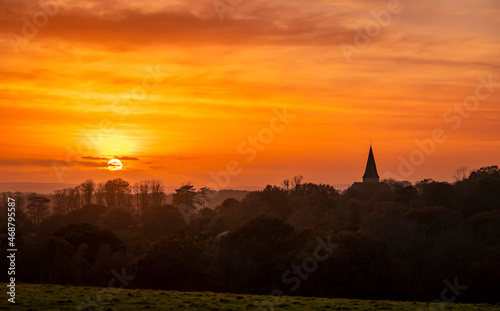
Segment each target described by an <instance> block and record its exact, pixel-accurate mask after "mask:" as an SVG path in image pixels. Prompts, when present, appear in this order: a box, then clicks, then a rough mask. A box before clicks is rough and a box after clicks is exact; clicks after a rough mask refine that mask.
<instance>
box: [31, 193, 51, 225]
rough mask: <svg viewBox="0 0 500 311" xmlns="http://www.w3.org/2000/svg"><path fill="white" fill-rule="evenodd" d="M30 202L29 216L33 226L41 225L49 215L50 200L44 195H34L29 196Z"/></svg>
mask: <svg viewBox="0 0 500 311" xmlns="http://www.w3.org/2000/svg"><path fill="white" fill-rule="evenodd" d="M28 202H29V203H28V211H27V214H28V216H29V217H30V218H31V221H32V222H33V224H35V225H39V224H40V222H41V220H42V219H43V218H44V217H45V216H46V215H47V214H48V209H49V205H48V204H49V202H50V199H48V198H47V197H46V196H44V195H38V194H36V193H33V194H30V195H29V196H28Z"/></svg>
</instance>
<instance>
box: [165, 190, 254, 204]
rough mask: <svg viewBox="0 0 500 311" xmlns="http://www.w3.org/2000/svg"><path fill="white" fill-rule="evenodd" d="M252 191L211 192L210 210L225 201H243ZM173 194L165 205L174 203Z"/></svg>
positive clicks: (168, 197)
mask: <svg viewBox="0 0 500 311" xmlns="http://www.w3.org/2000/svg"><path fill="white" fill-rule="evenodd" d="M250 192H251V191H247V190H219V191H209V199H210V202H209V203H208V204H207V207H208V208H215V207H216V206H217V205H220V204H221V203H222V202H224V200H226V199H229V198H233V199H236V200H238V201H240V200H241V199H243V198H244V197H245V196H246V195H247V194H249V193H250ZM172 196H173V193H170V194H168V195H167V197H166V201H165V203H167V204H171V203H172Z"/></svg>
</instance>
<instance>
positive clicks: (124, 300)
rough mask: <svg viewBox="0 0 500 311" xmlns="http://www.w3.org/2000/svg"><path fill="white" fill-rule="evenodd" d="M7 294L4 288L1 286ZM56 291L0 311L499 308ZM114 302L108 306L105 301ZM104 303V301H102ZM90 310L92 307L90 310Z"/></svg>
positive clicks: (20, 292) (23, 291) (24, 290)
mask: <svg viewBox="0 0 500 311" xmlns="http://www.w3.org/2000/svg"><path fill="white" fill-rule="evenodd" d="M0 286H2V288H4V289H6V288H7V287H6V284H4V283H0ZM113 291H114V292H112V293H111V294H110V290H109V289H107V288H99V287H77V286H59V285H34V284H17V286H16V304H15V306H14V305H12V304H10V303H8V302H7V297H6V295H5V290H4V294H3V295H2V296H3V298H2V301H1V302H0V310H104V311H115V310H116V311H121V310H134V311H135V310H193V311H195V310H200V311H207V310H222V311H229V310H231V311H233V310H259V308H258V307H256V306H255V305H254V302H255V301H258V302H261V303H262V304H263V307H262V309H261V310H301V311H302V310H460V311H462V310H463V311H472V310H500V305H495V306H493V305H488V304H443V305H440V306H434V307H431V306H430V304H429V303H425V302H395V301H383V300H380V301H373V300H349V299H326V298H309V297H285V298H277V300H276V301H275V304H274V308H271V307H270V302H272V301H273V300H272V299H271V298H270V297H269V296H255V295H237V294H218V293H211V292H173V291H158V290H140V289H137V290H130V289H113ZM106 299H112V300H111V301H105V300H106ZM103 300H104V301H103ZM92 306H94V307H93V308H92Z"/></svg>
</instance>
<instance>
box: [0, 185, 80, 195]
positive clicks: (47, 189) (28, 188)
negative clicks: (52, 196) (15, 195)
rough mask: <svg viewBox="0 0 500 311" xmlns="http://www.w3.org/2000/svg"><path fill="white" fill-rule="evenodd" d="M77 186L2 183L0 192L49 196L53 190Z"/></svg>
mask: <svg viewBox="0 0 500 311" xmlns="http://www.w3.org/2000/svg"><path fill="white" fill-rule="evenodd" d="M76 186H78V184H67V183H37V182H2V183H0V192H9V191H10V192H16V191H20V192H36V193H41V194H49V193H52V192H53V191H54V190H57V189H63V188H67V187H76Z"/></svg>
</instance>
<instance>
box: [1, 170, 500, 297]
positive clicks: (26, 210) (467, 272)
mask: <svg viewBox="0 0 500 311" xmlns="http://www.w3.org/2000/svg"><path fill="white" fill-rule="evenodd" d="M459 173H460V174H459ZM457 176H458V178H457V181H456V182H455V183H453V184H450V183H446V182H438V181H434V180H430V179H425V180H423V181H420V182H418V183H416V184H415V185H411V184H409V183H407V182H399V181H395V180H384V181H383V182H381V183H379V184H355V185H353V187H351V188H349V189H347V190H346V191H343V192H340V191H338V190H336V189H334V188H333V187H332V186H329V185H324V184H313V183H305V182H303V178H302V177H301V176H298V177H294V178H293V179H292V180H285V181H283V183H282V184H281V185H280V186H271V185H269V186H267V187H266V188H265V189H263V190H262V191H255V192H251V193H249V194H248V195H247V196H246V197H245V198H244V199H243V200H241V201H238V200H236V199H226V200H225V201H224V202H223V203H222V204H220V205H219V206H217V207H216V208H214V209H210V208H206V204H207V202H209V201H210V196H211V195H217V194H216V192H214V191H210V189H208V188H202V189H200V190H197V189H196V188H195V187H194V186H193V185H191V184H189V183H188V184H185V185H182V186H181V187H179V188H178V189H176V192H175V193H174V194H173V200H172V204H165V203H164V202H165V197H166V195H165V193H164V190H163V186H162V185H161V183H160V182H159V181H143V182H140V183H136V184H134V185H130V184H129V183H128V182H126V181H124V180H122V179H114V180H110V181H107V182H106V183H102V184H95V183H94V182H93V181H92V180H87V181H85V182H84V183H82V184H81V185H79V186H78V187H75V188H66V189H62V190H58V191H55V193H54V194H53V195H52V196H50V197H49V196H43V195H39V194H29V195H23V194H21V193H14V194H8V193H4V194H3V196H4V198H6V197H7V196H11V197H12V196H13V197H15V198H16V199H17V200H18V211H17V248H18V250H19V251H18V269H17V273H18V274H19V275H18V279H19V280H22V281H23V282H31V283H56V284H72V285H99V286H107V285H108V282H109V279H110V278H111V277H112V275H111V274H110V271H111V270H113V269H115V270H120V269H121V268H122V267H126V271H127V274H129V275H130V274H131V275H134V276H136V278H135V279H134V280H133V281H132V282H130V285H129V286H130V287H131V288H133V287H137V288H151V289H165V290H180V291H192V290H196V291H205V290H209V291H223V292H234V293H251V294H270V293H272V292H273V291H276V290H279V291H281V292H283V293H284V294H285V295H305V296H324V297H347V298H369V299H381V298H384V299H396V300H399V299H401V300H424V301H431V300H433V299H439V298H440V296H441V292H442V291H443V288H444V287H445V284H444V283H443V281H444V280H449V281H450V282H451V283H453V280H454V279H455V278H458V282H459V283H460V285H465V286H467V288H466V289H465V290H464V291H463V293H461V294H460V295H459V297H458V298H457V301H466V302H467V301H481V302H497V301H498V300H499V296H498V290H499V289H500V170H499V169H498V167H497V166H490V167H484V168H481V169H479V170H476V171H474V172H472V173H470V174H464V172H463V170H462V171H460V172H458V171H457ZM50 200H51V202H50V204H52V205H50V204H49V201H50ZM3 202H7V200H6V199H4V200H3ZM50 207H52V208H50ZM6 209H7V206H6V205H4V212H2V213H1V214H0V218H1V220H2V224H3V230H2V232H6V227H5V223H6V219H5V217H6V215H7V213H6V211H5V210H6ZM319 238H320V239H323V240H326V239H327V238H328V239H329V240H331V241H333V242H335V243H338V244H339V246H338V248H336V249H335V250H334V251H332V252H331V253H325V254H327V258H326V257H325V260H324V261H321V262H316V266H314V264H313V268H314V269H313V268H311V266H309V267H306V266H304V262H306V260H305V259H307V258H308V257H312V256H313V254H315V251H318V249H317V248H318V241H319V240H318V239H319ZM1 239H2V238H1V237H0V241H1V242H2V244H4V243H6V239H5V238H4V239H3V240H1ZM323 252H324V251H323ZM4 257H5V256H4ZM4 257H0V261H2V262H3V264H4V265H6V264H7V263H6V260H5V258H4ZM308 269H309V270H308ZM287 271H288V273H285V272H287ZM306 272H307V273H306ZM2 278H4V279H2V281H5V274H2Z"/></svg>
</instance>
